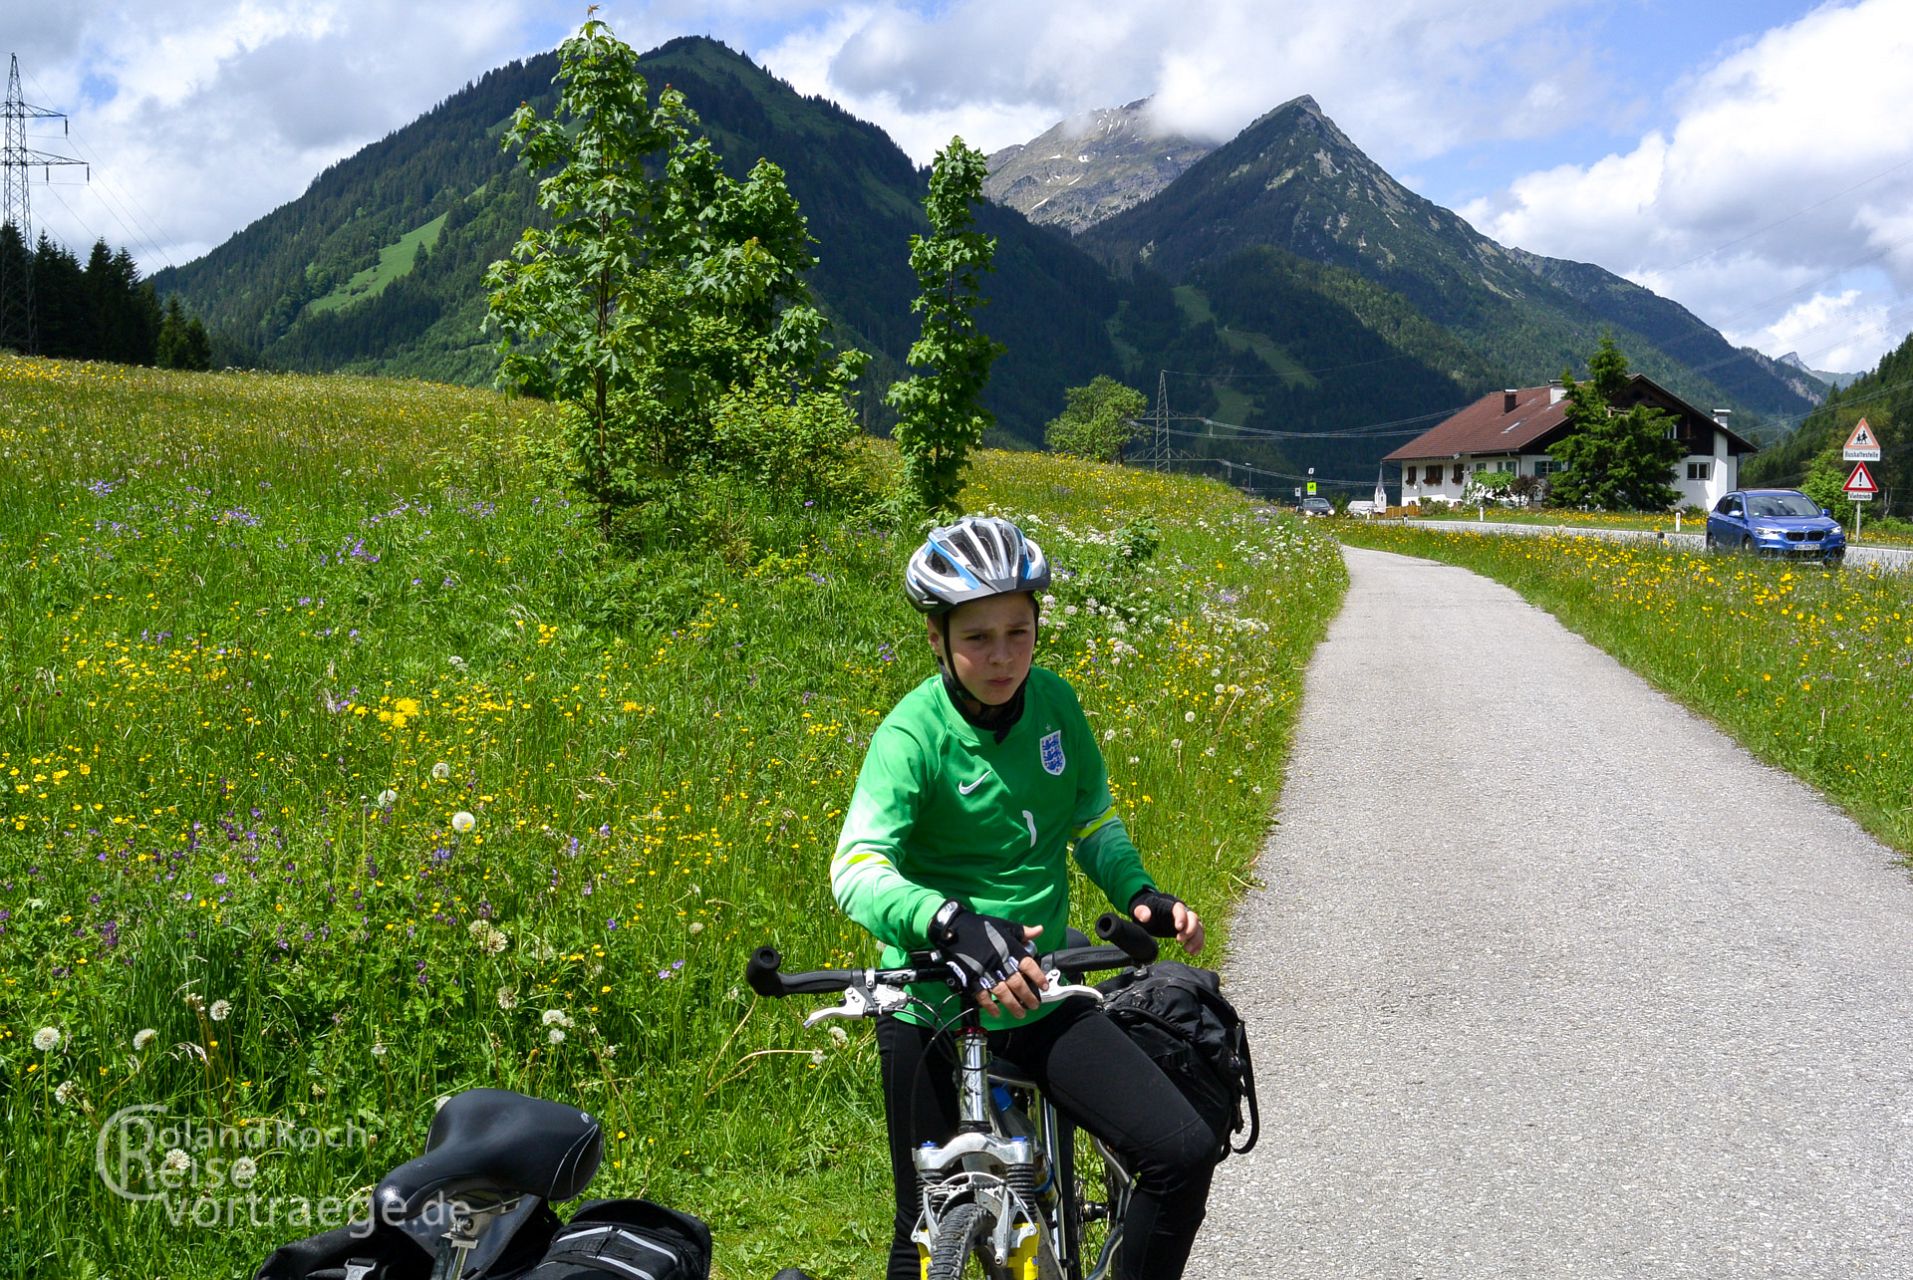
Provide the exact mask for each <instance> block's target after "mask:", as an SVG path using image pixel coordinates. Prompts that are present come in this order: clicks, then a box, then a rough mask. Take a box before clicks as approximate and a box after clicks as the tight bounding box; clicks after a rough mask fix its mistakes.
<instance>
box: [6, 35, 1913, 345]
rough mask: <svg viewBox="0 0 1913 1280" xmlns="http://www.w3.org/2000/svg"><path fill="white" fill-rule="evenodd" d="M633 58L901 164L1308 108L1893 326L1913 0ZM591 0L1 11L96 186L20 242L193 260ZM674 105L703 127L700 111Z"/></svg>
mask: <svg viewBox="0 0 1913 1280" xmlns="http://www.w3.org/2000/svg"><path fill="white" fill-rule="evenodd" d="M601 15H602V16H604V17H605V18H606V19H607V20H608V21H609V22H610V23H611V24H612V26H613V27H614V29H616V30H617V31H618V33H619V34H620V35H621V36H623V37H624V38H625V39H627V40H628V41H629V42H630V43H632V44H634V45H637V46H639V47H641V48H648V47H651V46H653V45H655V44H657V43H659V42H661V41H663V40H665V39H668V38H670V37H672V36H675V35H684V34H700V35H710V36H714V37H716V38H718V39H721V40H723V41H725V42H726V43H728V44H730V45H732V46H733V47H735V48H738V49H741V50H743V51H744V52H746V53H748V54H750V55H751V56H752V57H753V58H755V59H756V60H758V61H759V62H760V63H763V64H764V65H766V66H768V67H769V68H770V69H771V70H772V71H774V72H775V73H777V74H778V75H780V76H782V77H784V78H785V79H787V80H789V81H791V82H792V83H793V84H795V85H796V86H797V87H798V88H799V89H802V90H804V91H806V92H812V93H821V94H824V95H827V96H829V97H831V98H834V99H836V100H837V101H839V102H841V103H842V104H844V105H845V106H846V107H848V108H849V109H851V110H852V111H854V112H855V113H856V114H858V115H860V116H862V117H863V118H865V119H868V120H873V121H875V122H876V123H878V124H879V125H881V126H883V127H884V128H885V129H886V130H888V131H889V132H890V134H891V136H892V137H894V138H895V139H896V140H897V141H898V143H899V144H900V145H901V146H903V147H904V149H905V150H906V151H908V152H909V153H910V154H911V155H912V156H914V157H915V158H916V159H918V160H919V161H927V160H928V159H929V157H930V155H931V153H932V152H933V151H934V150H935V148H936V147H937V146H939V145H941V144H942V143H943V142H945V141H947V140H948V138H949V137H950V136H951V135H952V134H953V133H961V134H962V135H963V136H964V137H965V138H966V139H967V140H968V141H969V142H970V143H972V144H973V145H977V146H981V147H983V148H985V149H986V150H994V149H996V148H999V147H1002V146H1005V145H1008V144H1009V143H1012V142H1020V141H1025V140H1027V139H1028V138H1030V137H1032V136H1034V135H1035V134H1037V133H1039V132H1041V131H1042V130H1044V129H1046V128H1048V127H1049V126H1050V125H1051V124H1053V123H1055V122H1056V121H1057V120H1059V119H1062V118H1064V117H1066V116H1068V115H1071V114H1073V113H1076V112H1081V111H1086V110H1089V109H1092V108H1095V107H1103V106H1113V105H1117V104H1120V103H1124V102H1128V101H1133V100H1135V99H1137V98H1142V97H1153V100H1154V109H1155V111H1156V113H1157V116H1158V119H1159V121H1160V123H1161V125H1162V127H1164V128H1165V129H1167V130H1174V131H1180V132H1186V133H1191V134H1196V135H1201V136H1208V137H1212V138H1215V139H1218V140H1220V139H1223V138H1226V137H1228V136H1230V135H1231V134H1233V133H1234V132H1235V131H1236V130H1238V129H1240V128H1241V127H1242V126H1243V125H1244V124H1246V123H1248V122H1249V121H1250V120H1251V119H1253V118H1254V117H1255V116H1257V115H1259V114H1260V113H1261V112H1263V111H1265V110H1267V109H1268V108H1270V107H1272V106H1275V105H1277V104H1278V103H1281V102H1283V101H1286V100H1287V99H1289V98H1292V97H1294V96H1296V95H1298V94H1302V93H1307V94H1310V95H1312V96H1313V97H1314V98H1315V99H1316V100H1317V101H1318V102H1319V103H1320V104H1321V105H1322V108H1323V109H1324V110H1325V111H1326V112H1327V113H1328V114H1329V115H1330V116H1331V117H1332V118H1333V119H1334V120H1335V121H1336V122H1337V123H1338V124H1339V125H1340V126H1341V127H1342V128H1343V130H1344V131H1345V132H1346V133H1347V134H1348V135H1349V136H1350V137H1351V138H1352V139H1353V140H1354V141H1355V142H1356V143H1357V145H1359V146H1361V147H1362V148H1363V149H1364V150H1366V151H1367V152H1368V153H1369V154H1370V155H1372V156H1373V157H1374V158H1375V159H1376V160H1377V161H1379V162H1380V163H1381V164H1383V165H1384V166H1385V167H1386V168H1388V169H1389V171H1390V172H1392V173H1394V174H1395V175H1396V176H1397V177H1399V178H1400V179H1402V181H1403V182H1405V183H1406V184H1407V185H1409V186H1410V187H1411V188H1413V189H1415V190H1416V191H1418V192H1420V193H1421V194H1423V195H1425V196H1427V197H1428V198H1429V199H1431V200H1434V201H1435V202H1437V203H1439V204H1442V205H1445V206H1447V207H1449V208H1452V209H1455V210H1456V211H1457V212H1459V213H1461V214H1462V215H1463V216H1464V217H1467V218H1468V219H1469V220H1470V221H1471V222H1473V223H1474V224H1475V225H1476V226H1477V227H1478V228H1479V229H1481V230H1482V231H1483V232H1485V233H1487V234H1489V235H1491V236H1493V237H1495V238H1496V239H1498V240H1500V241H1501V242H1502V243H1504V244H1510V245H1515V246H1518V247H1520V248H1523V249H1529V250H1532V251H1534V252H1537V253H1544V254H1548V255H1551V256H1555V257H1564V258H1572V259H1575V260H1578V261H1586V262H1596V263H1599V264H1600V265H1602V266H1604V267H1607V268H1608V269H1609V270H1612V271H1615V272H1618V273H1620V274H1623V275H1626V276H1628V277H1629V278H1630V279H1634V280H1636V281H1638V282H1640V283H1643V284H1646V285H1648V286H1649V287H1651V288H1654V289H1655V290H1656V291H1658V292H1660V293H1662V294H1663V295H1665V296H1667V297H1670V298H1673V299H1674V300H1676V301H1678V302H1681V303H1682V304H1684V305H1685V306H1687V307H1688V308H1689V309H1690V310H1692V311H1694V312H1695V313H1696V314H1698V315H1699V316H1701V318H1703V319H1705V320H1707V321H1708V322H1709V323H1710V324H1713V325H1714V326H1716V327H1717V328H1720V329H1721V330H1722V331H1723V332H1725V333H1726V334H1727V335H1728V337H1729V338H1730V339H1732V340H1733V341H1735V342H1738V343H1742V344H1745V345H1750V346H1755V347H1758V348H1760V349H1761V350H1764V351H1767V352H1768V353H1769V354H1771V355H1776V356H1777V355H1782V354H1785V353H1786V352H1788V351H1798V352H1799V353H1800V354H1801V355H1802V357H1804V358H1805V359H1806V361H1807V362H1808V363H1809V364H1810V365H1812V366H1814V367H1816V368H1823V369H1833V370H1837V371H1843V372H1844V371H1849V370H1857V369H1862V368H1867V367H1870V366H1871V365H1872V363H1873V362H1874V361H1875V360H1877V358H1878V357H1879V355H1880V354H1881V353H1882V352H1883V351H1885V350H1887V349H1889V348H1891V347H1893V346H1896V345H1897V344H1898V343H1899V342H1900V341H1901V340H1902V339H1903V338H1904V337H1905V336H1906V334H1907V333H1908V332H1909V331H1913V129H1909V128H1908V127H1907V122H1908V121H1909V120H1913V74H1909V73H1908V70H1907V69H1908V68H1909V67H1913V0H1831V2H1830V3H1826V4H1819V5H1815V4H1811V3H1804V2H1801V0H1790V2H1789V0H1739V2H1738V3H1720V2H1718V0H1605V2H1603V3H1594V2H1592V0H1519V2H1513V0H1485V2H1484V0H1368V2H1367V3H1364V4H1361V5H1350V4H1347V3H1346V0H1129V2H1124V0H1037V2H1034V3H1033V2H1032V0H938V2H935V3H926V2H922V0H851V2H849V3H836V4H821V3H815V2H813V0H645V2H641V0H608V2H607V3H605V4H604V5H603V7H602V9H601ZM583 16H584V5H583V4H581V3H579V4H573V3H564V4H554V3H548V2H546V0H487V2H486V3H483V4H476V5H432V4H425V5H421V4H417V3H416V2H415V0H414V2H413V3H408V4H400V3H397V2H396V0H282V2H280V3H264V2H262V0H237V2H236V3H235V0H63V2H62V3H60V4H57V5H56V4H47V3H44V0H0V53H5V52H13V53H17V54H18V55H19V57H20V61H21V67H22V71H23V74H24V76H25V86H26V97H27V99H28V100H29V101H30V102H33V103H35V104H37V105H41V106H47V107H51V108H54V109H57V110H62V111H65V112H66V113H67V114H68V115H69V116H70V117H71V128H72V134H71V137H70V138H62V137H61V136H59V135H58V134H57V132H54V131H47V132H44V133H42V134H38V135H36V136H35V138H34V139H33V141H34V143H35V145H38V146H41V147H42V148H43V149H45V150H62V149H64V150H65V151H67V152H68V153H69V154H77V155H80V156H82V157H84V158H85V159H87V160H89V161H90V162H92V165H93V169H92V181H91V182H90V183H88V184H85V185H80V184H79V173H78V171H77V170H68V171H60V170H56V171H55V173H54V175H53V177H54V185H50V186H49V185H44V184H42V183H40V182H38V181H37V177H38V175H36V184H35V187H34V190H33V194H32V198H33V209H34V216H35V223H36V226H37V227H41V228H45V229H46V230H48V231H50V232H52V233H53V234H55V235H57V236H59V237H60V238H62V239H63V240H65V241H66V242H68V243H69V244H72V245H74V246H75V247H76V250H77V251H80V252H82V253H83V252H84V249H85V247H86V246H87V245H88V244H90V243H91V242H92V240H93V239H94V238H96V237H99V236H104V237H105V238H106V239H108V240H109V241H110V242H112V243H113V244H115V245H119V244H125V245H127V246H128V247H129V248H130V249H132V251H133V252H134V254H135V256H137V257H138V258H139V259H140V262H141V265H142V267H143V268H145V269H147V270H153V269H157V268H158V267H161V266H164V265H166V264H167V263H169V262H172V263H181V262H185V261H189V260H190V259H192V258H194V257H196V256H198V255H199V254H201V253H204V252H206V251H207V250H208V249H210V248H212V247H213V246H215V245H217V244H218V243H220V242H221V241H223V240H224V239H225V238H226V237H228V236H230V235H231V234H233V233H234V232H235V231H237V230H239V229H241V228H242V227H244V226H245V225H246V224H248V223H250V222H251V221H253V220H254V219H256V218H258V217H260V216H262V215H264V214H265V213H268V212H270V211H271V210H272V209H273V208H276V207H277V206H279V205H281V204H283V203H285V202H286V201H288V200H291V199H293V198H295V197H296V196H297V195H298V194H299V193H300V192H301V191H302V190H304V189H305V187H306V186H307V184H309V183H310V182H311V180H312V179H313V177H314V176H316V175H317V174H318V173H319V172H320V171H321V170H322V169H324V168H325V166H326V165H328V164H331V163H333V162H334V161H336V160H338V159H340V158H342V157H343V156H346V155H349V154H351V153H352V152H353V151H355V150H357V149H358V148H359V147H361V146H363V145H365V144H366V143H368V142H371V141H374V140H376V139H377V138H379V137H381V136H383V135H384V134H385V133H388V132H390V131H391V130H393V129H396V128H398V127H400V126H402V125H404V124H405V123H407V122H408V121H410V120H412V119H413V118H415V117H416V116H417V115H419V114H420V113H421V112H422V111H424V110H426V109H428V108H429V107H430V106H432V105H433V103H435V102H437V101H439V100H440V99H442V98H444V97H446V96H448V95H449V94H451V93H453V92H456V91H457V90H458V89H459V88H460V87H462V86H463V85H464V84H465V83H467V82H468V81H470V80H472V79H474V78H476V77H477V76H479V75H481V74H483V73H484V72H485V71H486V70H489V69H490V68H492V67H494V66H497V65H499V64H500V63H502V62H505V61H508V60H510V59H512V58H515V57H522V56H525V55H527V54H530V53H533V52H537V51H539V50H542V49H548V48H550V47H552V46H553V45H555V44H556V43H557V42H558V41H559V40H560V39H562V38H563V36H564V34H565V33H566V32H567V31H568V30H570V29H571V28H572V27H574V26H575V25H576V23H577V22H579V21H581V20H582V19H583ZM693 105H695V104H693Z"/></svg>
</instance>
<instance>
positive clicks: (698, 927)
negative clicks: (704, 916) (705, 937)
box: [691, 920, 704, 936]
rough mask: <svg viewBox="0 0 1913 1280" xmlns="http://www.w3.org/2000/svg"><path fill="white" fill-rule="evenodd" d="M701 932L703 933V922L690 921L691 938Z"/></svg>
mask: <svg viewBox="0 0 1913 1280" xmlns="http://www.w3.org/2000/svg"><path fill="white" fill-rule="evenodd" d="M703 932H704V922H703V921H702V920H693V921H691V933H692V935H693V936H695V935H697V934H700V933H703Z"/></svg>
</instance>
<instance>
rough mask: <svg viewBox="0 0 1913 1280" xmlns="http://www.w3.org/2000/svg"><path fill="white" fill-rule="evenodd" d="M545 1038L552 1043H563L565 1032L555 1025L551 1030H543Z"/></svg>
mask: <svg viewBox="0 0 1913 1280" xmlns="http://www.w3.org/2000/svg"><path fill="white" fill-rule="evenodd" d="M545 1039H547V1040H549V1041H551V1042H552V1043H553V1044H563V1043H564V1042H565V1033H564V1032H563V1031H561V1030H559V1029H558V1028H557V1027H553V1028H552V1029H551V1030H549V1031H547V1032H545Z"/></svg>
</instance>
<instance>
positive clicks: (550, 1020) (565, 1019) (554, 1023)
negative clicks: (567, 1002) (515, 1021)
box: [538, 1009, 571, 1027]
mask: <svg viewBox="0 0 1913 1280" xmlns="http://www.w3.org/2000/svg"><path fill="white" fill-rule="evenodd" d="M538 1021H539V1022H540V1023H542V1024H543V1025H544V1026H547V1027H568V1026H570V1025H571V1015H570V1014H568V1013H566V1012H565V1011H564V1010H563V1009H547V1010H545V1012H544V1014H543V1016H541V1017H540V1018H539V1019H538Z"/></svg>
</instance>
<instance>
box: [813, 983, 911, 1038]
mask: <svg viewBox="0 0 1913 1280" xmlns="http://www.w3.org/2000/svg"><path fill="white" fill-rule="evenodd" d="M909 998H910V997H909V993H908V992H904V991H900V990H898V989H897V988H895V987H884V986H878V987H872V988H871V989H870V990H868V991H866V990H864V989H863V988H862V987H845V988H844V1002H843V1003H842V1004H840V1005H837V1006H836V1007H835V1008H831V1009H819V1010H817V1012H815V1013H813V1014H811V1015H810V1016H809V1017H807V1018H805V1019H804V1027H805V1029H806V1030H808V1029H809V1028H811V1027H814V1026H816V1025H817V1024H818V1023H820V1022H823V1021H826V1020H827V1019H830V1018H874V1017H876V1016H877V1015H878V1014H880V1013H887V1012H889V1011H890V1010H892V1009H898V1008H901V1007H902V1006H903V1005H904V1004H905V1003H906V1002H907V1001H908V1000H909Z"/></svg>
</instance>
